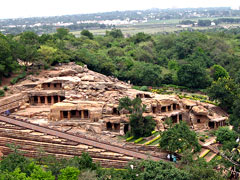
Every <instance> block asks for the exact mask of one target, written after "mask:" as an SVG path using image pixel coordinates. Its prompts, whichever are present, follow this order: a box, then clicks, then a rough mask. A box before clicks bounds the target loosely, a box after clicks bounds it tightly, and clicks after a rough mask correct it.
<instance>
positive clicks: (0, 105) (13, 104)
mask: <svg viewBox="0 0 240 180" xmlns="http://www.w3.org/2000/svg"><path fill="white" fill-rule="evenodd" d="M28 100H29V98H28V95H27V93H19V94H14V95H12V96H8V97H5V98H3V99H1V100H0V113H3V112H4V111H7V110H11V109H14V108H18V107H20V106H21V105H23V104H25V103H26V102H27V101H28Z"/></svg>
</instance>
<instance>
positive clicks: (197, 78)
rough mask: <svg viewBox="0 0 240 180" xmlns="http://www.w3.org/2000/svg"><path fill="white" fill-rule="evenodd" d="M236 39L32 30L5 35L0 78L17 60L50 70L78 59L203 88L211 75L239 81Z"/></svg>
mask: <svg viewBox="0 0 240 180" xmlns="http://www.w3.org/2000/svg"><path fill="white" fill-rule="evenodd" d="M237 38H238V36H237V35H235V33H232V34H231V33H229V34H224V33H219V34H217V33H201V32H187V31H186V32H181V33H170V34H164V35H163V34H160V35H149V34H146V33H142V32H140V33H137V34H135V35H132V36H130V37H127V38H124V36H123V33H122V32H121V30H119V29H112V30H111V31H107V32H106V35H105V36H94V35H93V34H92V33H91V32H90V31H89V30H83V31H82V32H81V36H80V37H75V36H73V35H72V34H71V33H70V32H69V30H68V29H65V28H58V29H57V32H56V33H55V34H43V35H41V36H38V35H36V34H35V33H33V32H24V33H21V34H19V35H15V36H13V35H8V36H4V35H1V36H0V46H1V48H0V49H1V50H0V59H1V61H0V76H1V77H3V76H10V75H11V73H12V72H13V71H14V70H15V69H16V66H17V63H16V60H17V59H20V60H22V62H24V63H25V64H26V65H27V64H28V63H29V62H30V63H33V64H38V63H39V62H40V63H41V64H44V65H45V67H46V68H47V67H49V66H51V65H54V64H57V63H59V62H61V63H62V62H70V61H74V62H76V63H78V64H87V65H88V67H89V68H90V69H92V70H94V71H97V72H100V73H103V74H106V75H111V76H116V77H118V78H119V79H121V80H124V81H128V80H130V81H131V82H132V83H133V84H134V85H148V86H161V85H162V84H163V83H166V84H170V83H174V84H176V85H182V86H186V87H189V88H196V89H202V88H206V87H208V86H209V85H210V84H211V81H212V80H211V78H210V77H212V78H213V80H217V78H219V77H228V74H229V76H230V77H231V78H233V79H234V80H236V82H238V79H240V78H239V76H238V73H236V72H237V71H238V69H239V68H240V61H239V59H238V58H237V54H238V53H239V52H240V48H239V47H238V45H237V43H236V41H237ZM211 67H212V68H211ZM221 67H222V68H221ZM209 68H210V69H209Z"/></svg>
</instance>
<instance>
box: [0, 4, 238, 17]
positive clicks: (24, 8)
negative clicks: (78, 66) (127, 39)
mask: <svg viewBox="0 0 240 180" xmlns="http://www.w3.org/2000/svg"><path fill="white" fill-rule="evenodd" d="M239 6H240V0H38V1H37V0H1V4H0V19H5V18H18V17H36V16H57V15H66V14H84V13H95V12H109V11H116V10H119V11H123V10H141V9H150V8H160V9H166V8H188V7H193V8H197V7H232V8H237V7H239Z"/></svg>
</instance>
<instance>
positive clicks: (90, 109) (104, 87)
mask: <svg viewBox="0 0 240 180" xmlns="http://www.w3.org/2000/svg"><path fill="white" fill-rule="evenodd" d="M43 76H44V77H42V76H38V77H35V76H34V77H33V76H29V77H28V81H27V80H26V81H23V82H22V83H21V84H17V85H14V86H12V87H10V90H9V92H10V91H12V92H20V93H21V94H25V96H24V98H19V97H20V96H19V95H17V96H11V97H9V98H8V97H6V98H4V100H3V101H1V99H0V104H1V102H3V104H5V103H10V104H11V103H12V102H13V101H14V102H15V101H16V102H17V105H15V106H14V108H17V107H19V106H20V108H21V109H26V111H27V109H28V107H29V106H28V105H26V104H25V103H26V102H27V101H28V100H30V102H29V103H30V106H31V105H32V104H34V103H35V105H39V104H41V106H44V105H47V107H48V108H49V113H48V114H47V115H45V114H41V118H44V117H45V118H46V119H48V120H49V122H52V121H54V122H56V121H57V122H61V121H64V123H63V126H65V125H66V121H67V122H68V121H74V123H75V124H80V125H79V126H81V128H84V129H85V130H87V131H91V132H94V133H103V131H109V132H112V133H115V134H116V133H119V134H124V133H126V131H127V130H129V129H128V128H127V126H126V124H128V123H129V117H128V113H129V112H128V111H126V110H121V111H120V112H119V111H118V104H119V100H120V99H121V98H123V97H126V96H128V97H129V98H131V99H134V98H135V97H139V98H141V100H142V103H143V104H145V105H146V112H145V113H144V116H153V117H154V119H155V121H156V122H157V126H158V128H163V127H164V126H163V122H164V121H165V120H166V119H168V118H171V119H172V121H173V123H179V122H180V121H186V122H187V123H188V124H189V125H190V126H191V127H193V128H199V129H201V128H208V123H209V121H214V120H215V119H218V120H219V118H220V119H221V118H222V117H227V116H228V115H227V114H226V113H224V112H223V111H222V110H220V109H219V108H218V107H216V106H214V105H209V104H206V103H201V102H197V101H193V100H189V99H180V98H179V97H178V96H177V95H161V94H154V93H151V92H144V91H139V90H135V89H132V88H131V85H130V84H129V83H125V82H122V81H119V80H118V79H117V78H115V77H111V76H105V75H102V74H100V73H97V72H93V71H91V70H89V69H88V68H87V66H83V67H82V66H78V65H76V64H75V63H69V64H63V65H62V66H59V67H58V68H55V69H52V70H51V71H50V72H46V73H45V74H44V75H43ZM50 77H51V78H50ZM33 81H34V83H33ZM22 99H24V101H23V102H22ZM50 105H51V106H50ZM6 108H9V106H7V105H6V107H5V108H2V109H3V111H5V110H6ZM0 110H1V107H0ZM36 117H37V115H36ZM223 119H224V118H223ZM74 123H72V122H71V124H74Z"/></svg>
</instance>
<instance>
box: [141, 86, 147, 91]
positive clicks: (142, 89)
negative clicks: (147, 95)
mask: <svg viewBox="0 0 240 180" xmlns="http://www.w3.org/2000/svg"><path fill="white" fill-rule="evenodd" d="M140 90H141V91H148V87H147V86H142V87H141V88H140Z"/></svg>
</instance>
